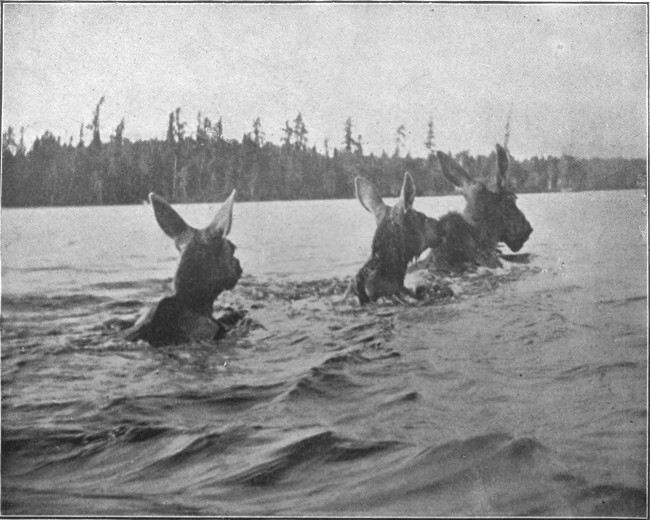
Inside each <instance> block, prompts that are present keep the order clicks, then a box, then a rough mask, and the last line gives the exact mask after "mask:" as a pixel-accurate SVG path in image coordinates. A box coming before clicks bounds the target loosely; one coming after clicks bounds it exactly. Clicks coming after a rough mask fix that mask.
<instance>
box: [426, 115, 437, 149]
mask: <svg viewBox="0 0 650 520" xmlns="http://www.w3.org/2000/svg"><path fill="white" fill-rule="evenodd" d="M424 146H425V148H426V149H427V150H429V157H431V156H432V155H433V154H434V152H435V148H436V143H435V135H434V133H433V117H429V122H428V123H427V140H426V141H425V142H424Z"/></svg>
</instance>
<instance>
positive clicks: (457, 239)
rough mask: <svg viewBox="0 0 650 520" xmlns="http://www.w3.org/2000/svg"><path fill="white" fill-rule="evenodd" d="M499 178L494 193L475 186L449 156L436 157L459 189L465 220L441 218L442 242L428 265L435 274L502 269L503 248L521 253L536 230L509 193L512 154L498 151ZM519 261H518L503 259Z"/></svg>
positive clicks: (499, 148)
mask: <svg viewBox="0 0 650 520" xmlns="http://www.w3.org/2000/svg"><path fill="white" fill-rule="evenodd" d="M496 150H497V162H498V166H499V167H498V173H497V178H496V181H497V182H496V190H495V191H491V190H489V189H488V188H487V186H486V185H485V184H484V183H483V182H476V181H475V180H474V179H472V177H471V176H470V175H469V173H467V171H465V169H464V168H463V167H462V166H461V165H460V164H458V163H457V162H456V161H455V160H454V159H452V158H451V157H450V156H449V155H447V154H445V153H442V152H438V153H437V155H438V160H439V161H440V166H441V168H442V174H443V175H444V176H445V178H446V179H447V180H449V181H450V182H451V183H452V184H454V185H455V186H456V187H457V188H459V189H460V191H461V193H462V194H463V196H464V197H465V200H466V202H467V204H466V206H465V209H464V210H463V213H462V215H461V214H459V213H456V212H451V213H448V214H446V215H444V216H442V217H441V218H440V227H441V240H440V242H439V244H438V245H437V246H434V247H433V248H432V252H431V255H430V257H429V259H428V263H429V269H430V270H431V271H434V272H462V271H464V270H465V269H468V268H470V269H471V268H473V267H477V266H486V267H500V266H501V261H500V259H499V251H498V250H497V245H498V244H499V242H503V243H505V244H506V245H507V246H508V247H509V248H510V249H511V250H512V251H514V252H516V251H519V250H520V249H521V248H522V246H523V245H524V243H525V242H526V240H528V237H529V236H530V234H531V233H532V231H533V228H532V227H531V225H530V224H529V222H528V221H527V220H526V217H525V216H524V214H523V213H522V212H521V210H520V209H519V208H517V204H516V202H515V200H516V198H517V196H516V195H515V194H514V192H512V191H511V190H510V189H509V188H508V187H507V174H508V165H509V160H508V152H507V151H506V150H505V149H504V148H503V147H502V146H500V145H498V144H497V145H496ZM501 256H502V258H510V259H513V260H514V259H515V257H514V256H510V257H509V256H508V255H501Z"/></svg>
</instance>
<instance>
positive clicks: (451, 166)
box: [436, 152, 474, 188]
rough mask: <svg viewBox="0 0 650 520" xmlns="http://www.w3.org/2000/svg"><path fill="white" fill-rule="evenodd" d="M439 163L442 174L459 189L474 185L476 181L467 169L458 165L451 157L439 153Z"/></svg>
mask: <svg viewBox="0 0 650 520" xmlns="http://www.w3.org/2000/svg"><path fill="white" fill-rule="evenodd" d="M436 155H437V156H438V162H440V167H441V168H442V174H443V175H444V177H445V179H447V180H448V181H449V182H451V183H452V184H453V185H454V186H456V187H457V188H466V187H468V186H470V185H472V184H474V180H473V179H472V177H471V176H470V174H469V173H467V171H465V168H463V167H462V166H461V165H460V164H458V163H457V162H456V161H455V160H454V159H452V158H451V156H450V155H447V154H446V153H443V152H437V154H436Z"/></svg>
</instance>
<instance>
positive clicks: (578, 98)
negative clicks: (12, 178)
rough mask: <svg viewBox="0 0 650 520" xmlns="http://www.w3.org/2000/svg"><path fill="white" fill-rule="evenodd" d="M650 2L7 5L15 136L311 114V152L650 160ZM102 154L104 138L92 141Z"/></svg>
mask: <svg viewBox="0 0 650 520" xmlns="http://www.w3.org/2000/svg"><path fill="white" fill-rule="evenodd" d="M647 43H648V35H647V12H646V6H645V5H643V4H625V5H623V4H577V5H576V4H573V5H571V4H559V5H558V4H542V5H534V4H514V5H513V4H510V5H504V4H501V5H498V4H471V5H470V4H464V5H463V4H436V3H430V4H426V3H425V4H422V3H419V4H404V3H387V4H340V3H339V4H331V3H327V2H321V3H316V4H275V5H269V4H267V5H264V4H124V3H121V4H94V3H70V4H25V3H23V4H8V3H5V4H4V9H3V62H2V66H3V70H2V72H3V82H2V93H3V96H2V130H3V132H4V131H6V129H7V127H8V126H12V127H13V128H14V129H15V132H16V133H17V134H18V133H19V129H20V128H21V127H24V129H25V141H26V144H28V146H29V143H31V142H32V141H33V139H34V138H35V137H37V136H39V135H42V134H43V133H44V132H45V131H46V130H49V131H50V132H52V133H53V134H54V135H55V136H60V137H61V139H62V140H63V141H64V142H67V141H68V140H69V139H70V138H71V137H72V138H73V142H74V143H77V142H78V137H79V127H80V125H81V123H82V122H83V123H85V124H88V123H90V122H91V120H92V115H93V110H94V107H95V105H96V104H97V102H98V101H99V99H100V97H101V96H105V102H104V104H103V105H102V107H101V113H100V123H101V127H100V129H101V135H102V140H108V138H109V135H110V134H111V133H113V132H114V129H115V127H117V125H118V124H119V123H120V121H121V119H122V118H124V120H125V131H124V136H125V137H126V138H128V139H130V140H138V139H149V138H158V139H164V138H165V135H166V130H167V124H168V117H169V113H170V112H171V111H172V110H175V109H176V108H177V107H180V108H181V114H180V115H181V121H186V122H187V129H188V130H189V131H190V132H193V131H194V130H195V128H196V120H197V114H198V112H201V114H202V117H209V118H210V119H211V120H212V121H216V120H218V119H219V118H222V121H223V127H224V135H225V137H226V138H230V139H237V140H241V138H242V136H243V135H244V134H245V133H248V132H250V131H251V130H252V125H253V121H254V120H255V119H256V118H258V117H259V118H260V120H261V123H262V130H263V131H264V132H265V134H266V139H267V140H269V141H271V142H274V143H279V142H280V137H281V135H282V132H281V129H282V128H283V127H284V125H285V122H286V121H287V120H288V121H290V122H292V121H293V120H294V119H295V117H296V116H297V114H298V113H301V114H302V116H303V119H304V122H305V125H306V127H307V130H308V132H309V133H308V136H307V137H308V145H309V146H313V145H315V146H316V148H317V149H319V150H320V151H323V150H324V141H325V139H328V141H329V148H330V150H331V149H332V148H339V149H341V148H342V147H343V138H344V124H345V121H346V119H347V118H351V120H352V125H353V133H354V135H355V137H356V136H358V135H361V136H362V143H363V148H364V153H371V152H372V153H375V154H380V153H382V151H386V152H387V153H389V154H392V152H393V151H394V150H395V146H396V132H397V128H398V127H399V126H400V125H404V127H405V128H406V138H405V142H404V151H405V152H406V151H409V152H410V153H411V154H412V155H413V156H415V157H422V156H425V155H426V149H425V147H424V142H425V139H426V133H427V123H428V121H429V120H430V119H431V120H433V123H434V134H435V146H436V148H437V149H441V150H444V151H452V152H454V153H457V152H460V151H462V150H468V151H469V152H470V153H472V154H483V155H487V154H489V153H490V152H491V151H492V150H493V148H494V145H495V143H496V142H503V140H504V134H505V126H506V122H507V121H508V120H510V140H509V143H508V145H509V150H510V152H511V153H512V155H513V156H515V157H518V158H524V157H532V156H542V155H544V156H546V155H561V154H564V153H567V154H571V155H575V156H578V157H594V156H596V157H646V156H647V146H648V135H647V132H648V105H647V101H648V100H647V96H648V94H647V92H648V90H647V85H648V83H647V82H648V57H647ZM85 141H86V143H88V142H89V141H90V132H89V131H86V135H85Z"/></svg>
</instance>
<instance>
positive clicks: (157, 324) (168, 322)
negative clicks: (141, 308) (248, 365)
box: [125, 190, 243, 345]
mask: <svg viewBox="0 0 650 520" xmlns="http://www.w3.org/2000/svg"><path fill="white" fill-rule="evenodd" d="M149 200H150V201H151V204H152V206H153V210H154V215H155V217H156V220H157V221H158V225H159V226H160V227H161V228H162V230H163V231H164V232H165V234H167V235H168V236H169V237H171V238H172V239H173V240H174V243H175V245H176V248H177V249H178V250H179V251H180V253H181V258H180V262H179V264H178V268H177V270H176V274H175V276H174V294H173V295H171V296H166V297H164V298H162V299H161V300H160V301H159V302H158V303H157V304H155V305H154V306H153V307H152V308H151V309H150V310H149V312H148V313H146V314H145V315H143V316H142V318H141V319H139V320H138V321H137V322H136V323H135V325H134V326H133V327H131V329H129V330H127V331H126V333H125V334H126V339H128V340H130V341H137V340H140V339H142V340H145V341H148V342H149V343H151V344H152V345H168V344H178V343H184V342H188V341H198V340H211V339H218V338H219V337H220V336H221V335H223V334H224V333H225V330H226V329H227V328H228V327H229V326H231V325H232V324H233V322H236V321H237V320H238V319H240V318H241V317H243V314H242V313H238V312H236V311H232V312H231V313H230V315H226V316H224V317H222V318H221V319H220V320H216V319H214V317H213V316H212V304H213V303H214V300H215V299H216V298H217V296H219V294H220V293H221V292H222V291H224V290H230V289H232V288H233V287H235V285H236V284H237V281H238V280H239V278H240V276H241V274H242V268H241V266H240V264H239V260H237V258H235V256H234V253H235V246H234V244H233V243H232V242H230V240H228V239H227V238H226V237H227V236H228V233H229V232H230V228H231V225H232V209H233V203H234V200H235V191H234V190H233V192H232V193H231V195H230V197H228V199H227V200H226V202H224V204H223V205H222V206H221V208H220V209H219V211H218V212H217V214H216V215H215V217H214V219H213V220H212V222H211V223H210V224H209V225H208V226H207V227H205V228H204V229H195V228H193V227H191V226H189V225H188V224H186V223H185V221H184V220H183V218H182V217H181V216H180V215H179V214H178V213H177V212H176V211H175V210H174V209H173V208H172V207H171V206H170V205H169V204H168V203H167V202H166V201H165V200H164V199H163V198H162V197H159V196H158V195H156V194H155V193H150V194H149Z"/></svg>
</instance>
